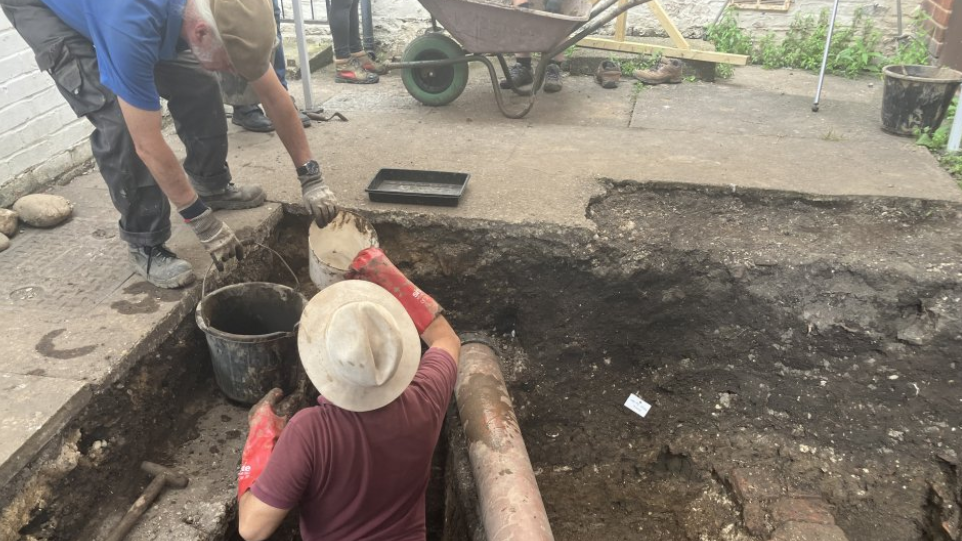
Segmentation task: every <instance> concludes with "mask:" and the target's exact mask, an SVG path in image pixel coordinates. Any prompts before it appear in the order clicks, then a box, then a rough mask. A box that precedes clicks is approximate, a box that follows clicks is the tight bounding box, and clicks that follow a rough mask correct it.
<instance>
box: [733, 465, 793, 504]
mask: <svg viewBox="0 0 962 541" xmlns="http://www.w3.org/2000/svg"><path fill="white" fill-rule="evenodd" d="M730 480H731V484H732V489H733V490H734V492H735V496H736V497H737V498H738V500H739V501H740V502H742V503H743V504H744V503H745V502H750V501H758V500H768V499H774V498H777V497H778V496H780V495H781V493H782V486H781V483H779V482H778V480H777V479H776V478H775V476H774V475H772V474H770V473H768V472H766V471H763V470H750V469H747V468H738V469H736V470H735V471H733V472H732V473H731V478H730Z"/></svg>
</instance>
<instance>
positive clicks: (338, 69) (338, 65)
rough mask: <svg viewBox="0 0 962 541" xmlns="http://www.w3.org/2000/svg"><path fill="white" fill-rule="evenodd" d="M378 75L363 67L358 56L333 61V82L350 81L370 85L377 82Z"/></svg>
mask: <svg viewBox="0 0 962 541" xmlns="http://www.w3.org/2000/svg"><path fill="white" fill-rule="evenodd" d="M379 80H380V77H378V76H377V74H376V73H371V72H369V71H367V70H365V69H364V65H363V64H362V63H361V60H360V58H358V57H356V56H352V57H351V58H349V59H348V60H335V61H334V82H335V83H351V84H356V85H370V84H374V83H376V82H378V81H379Z"/></svg>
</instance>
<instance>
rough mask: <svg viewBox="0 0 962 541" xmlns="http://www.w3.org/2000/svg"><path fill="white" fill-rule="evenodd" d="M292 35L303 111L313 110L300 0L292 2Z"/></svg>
mask: <svg viewBox="0 0 962 541" xmlns="http://www.w3.org/2000/svg"><path fill="white" fill-rule="evenodd" d="M293 7H294V35H295V37H296V39H297V58H298V62H300V64H301V85H302V86H303V87H304V110H306V111H313V110H314V96H313V94H312V93H311V64H310V61H309V60H308V59H307V39H306V38H305V37H304V13H303V12H302V11H301V0H294V2H293Z"/></svg>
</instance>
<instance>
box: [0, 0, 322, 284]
mask: <svg viewBox="0 0 962 541" xmlns="http://www.w3.org/2000/svg"><path fill="white" fill-rule="evenodd" d="M0 7H2V9H3V12H4V14H5V15H6V16H7V18H8V19H9V20H10V22H11V23H12V24H13V27H14V28H16V30H17V31H18V32H19V33H20V35H21V36H22V37H23V39H24V40H25V41H26V42H27V44H29V45H30V47H31V48H32V49H33V51H34V53H35V54H36V61H37V65H38V67H39V68H40V69H41V70H43V71H46V72H48V73H49V74H50V76H51V77H52V78H53V80H54V82H55V83H56V85H57V88H58V89H59V90H60V93H61V94H62V95H63V97H64V98H65V99H66V100H67V103H68V104H69V105H70V107H71V108H72V109H73V110H74V112H75V113H76V114H77V116H85V117H87V119H88V120H89V121H90V122H91V123H92V124H93V125H94V131H93V133H92V134H91V136H90V143H91V147H92V150H93V155H94V158H95V159H96V160H97V165H98V166H99V168H100V173H101V175H102V176H103V178H104V180H105V181H106V183H107V187H108V189H109V191H110V196H111V198H112V200H113V203H114V206H115V207H116V208H117V210H118V211H119V212H120V221H119V227H120V238H121V239H122V240H124V241H126V242H127V244H128V260H129V262H130V265H131V267H132V268H133V270H134V272H136V273H137V274H139V275H140V276H142V277H143V278H144V279H146V280H147V281H148V282H150V283H151V284H154V285H155V286H158V287H163V288H178V287H183V286H186V285H188V284H190V283H191V282H193V280H194V273H193V270H192V268H191V265H190V263H188V262H187V261H185V260H183V259H181V258H179V257H177V255H176V254H174V253H173V252H171V251H170V250H169V249H168V248H167V247H166V246H165V243H166V242H167V240H168V239H169V238H170V234H171V231H170V202H173V204H174V205H175V206H176V208H177V210H178V212H179V213H180V215H181V217H182V218H183V219H184V221H185V222H186V223H187V225H188V226H189V227H190V229H191V230H192V231H193V232H194V233H195V234H196V235H197V238H198V240H199V241H200V243H201V245H203V247H204V249H205V250H207V252H208V253H209V254H210V256H211V258H212V259H213V260H214V262H215V264H216V265H217V266H218V268H223V265H224V263H225V262H227V261H229V260H230V259H233V258H237V259H241V258H243V248H242V246H241V243H240V242H239V241H238V239H237V237H236V236H235V235H234V232H233V231H231V229H230V227H228V226H227V225H226V224H225V223H223V222H222V221H221V220H220V219H218V218H217V217H216V216H215V215H214V214H213V212H214V211H216V210H221V209H228V210H236V209H245V208H252V207H257V206H260V205H261V204H263V203H264V201H265V200H266V195H265V193H264V191H263V190H262V189H261V188H260V187H258V186H237V185H235V184H234V183H232V182H231V172H230V169H229V167H228V165H227V121H226V117H225V113H224V106H223V105H222V103H221V93H220V89H219V87H218V84H217V80H216V78H215V77H214V74H213V73H211V72H213V71H232V72H235V73H237V74H238V75H240V76H241V77H243V78H244V79H246V80H247V81H248V82H249V84H250V85H251V87H253V89H254V90H255V92H256V93H257V95H258V98H260V101H261V104H262V105H263V106H264V108H265V109H266V111H267V114H268V116H269V117H270V118H271V120H272V121H273V123H274V125H275V126H276V128H277V133H278V135H279V136H280V139H281V142H282V143H283V144H284V147H285V148H286V149H287V152H288V154H289V155H290V157H291V160H292V161H293V165H294V167H293V169H294V171H295V172H296V175H297V178H298V180H299V182H300V185H301V193H302V195H303V199H304V203H305V205H306V206H307V207H308V209H309V210H310V211H311V213H312V214H313V216H314V219H315V221H316V222H317V223H318V225H319V226H324V225H326V224H327V223H328V222H329V221H330V220H331V219H332V218H333V217H334V215H335V214H336V213H337V203H336V199H335V197H334V194H333V192H331V190H330V188H329V187H327V185H325V184H324V180H323V177H322V175H321V169H320V166H319V165H318V163H317V161H316V160H315V159H314V156H313V155H312V153H311V149H310V147H309V146H308V143H307V137H306V135H305V133H304V128H303V126H302V125H301V121H300V120H299V118H298V112H297V110H296V109H295V107H294V103H293V102H292V101H291V98H290V96H289V95H288V93H287V91H286V90H285V89H284V87H283V86H282V85H281V83H280V81H279V80H278V78H277V75H276V74H275V73H274V70H273V69H272V68H271V62H270V59H271V56H272V55H273V51H274V44H275V40H276V28H275V25H274V16H273V9H272V5H271V0H0ZM161 97H163V98H165V99H166V100H167V105H168V109H169V111H170V115H171V116H172V117H173V120H174V126H175V128H176V130H177V135H178V136H179V137H180V139H181V141H182V142H183V143H184V146H185V147H186V149H187V157H186V159H185V160H184V162H183V164H181V163H180V161H179V160H178V159H177V157H176V156H175V155H174V152H173V150H171V148H170V146H169V145H168V144H167V142H166V141H165V140H164V137H163V134H162V132H161V120H162V115H161V106H160V98H161ZM168 200H169V201H168Z"/></svg>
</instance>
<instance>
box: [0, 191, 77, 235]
mask: <svg viewBox="0 0 962 541" xmlns="http://www.w3.org/2000/svg"><path fill="white" fill-rule="evenodd" d="M13 210H14V211H16V212H17V213H19V214H20V219H21V220H23V223H25V224H27V225H31V226H33V227H53V226H55V225H59V224H61V223H63V221H64V220H66V219H67V218H69V217H70V214H71V213H72V212H73V205H72V204H71V203H70V201H68V200H67V198H65V197H61V196H59V195H50V194H42V193H36V194H32V195H25V196H23V197H21V198H20V199H19V200H17V202H16V203H14V204H13Z"/></svg>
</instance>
